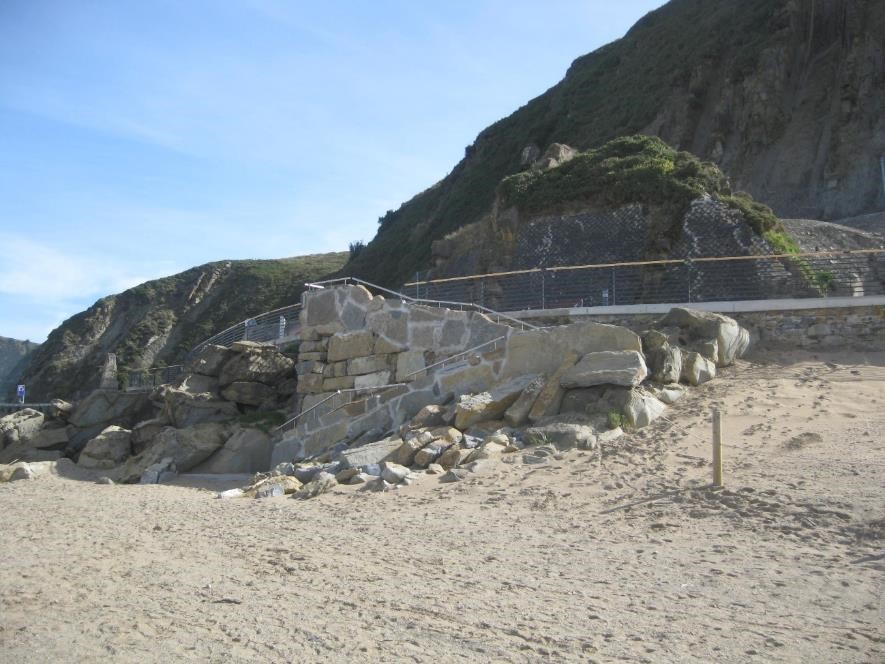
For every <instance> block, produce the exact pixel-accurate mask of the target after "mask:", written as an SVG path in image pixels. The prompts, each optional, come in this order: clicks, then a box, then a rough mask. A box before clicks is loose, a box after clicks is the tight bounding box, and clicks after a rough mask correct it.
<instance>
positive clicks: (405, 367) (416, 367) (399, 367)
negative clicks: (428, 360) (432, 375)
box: [396, 350, 427, 383]
mask: <svg viewBox="0 0 885 664" xmlns="http://www.w3.org/2000/svg"><path fill="white" fill-rule="evenodd" d="M424 366H425V365H424V351H421V350H409V351H405V352H403V353H399V354H398V355H397V356H396V382H398V383H409V382H412V381H413V380H418V379H419V378H424V376H426V375H427V372H426V371H424Z"/></svg>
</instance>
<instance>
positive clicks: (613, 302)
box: [612, 267, 618, 306]
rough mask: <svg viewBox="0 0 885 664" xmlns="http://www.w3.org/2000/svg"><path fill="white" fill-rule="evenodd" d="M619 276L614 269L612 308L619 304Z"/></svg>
mask: <svg viewBox="0 0 885 664" xmlns="http://www.w3.org/2000/svg"><path fill="white" fill-rule="evenodd" d="M616 284H617V275H616V274H615V268H614V267H612V306H615V305H616V304H617V303H618V291H617V286H616Z"/></svg>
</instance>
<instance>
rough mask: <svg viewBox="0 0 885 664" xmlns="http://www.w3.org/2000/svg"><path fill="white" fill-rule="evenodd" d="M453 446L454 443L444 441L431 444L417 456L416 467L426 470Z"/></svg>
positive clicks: (423, 448)
mask: <svg viewBox="0 0 885 664" xmlns="http://www.w3.org/2000/svg"><path fill="white" fill-rule="evenodd" d="M451 446H452V443H449V442H448V441H444V440H439V441H435V442H433V443H430V444H429V445H428V446H427V447H422V448H421V449H420V450H418V452H417V453H416V454H415V461H414V465H416V466H418V467H419V468H426V467H427V466H428V465H429V464H431V463H433V462H434V461H436V460H437V459H439V458H440V457H441V456H442V454H443V452H445V451H446V450H447V449H449V448H450V447H451Z"/></svg>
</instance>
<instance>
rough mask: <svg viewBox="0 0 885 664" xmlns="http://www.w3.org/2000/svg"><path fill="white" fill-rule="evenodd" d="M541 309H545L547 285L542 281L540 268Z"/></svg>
mask: <svg viewBox="0 0 885 664" xmlns="http://www.w3.org/2000/svg"><path fill="white" fill-rule="evenodd" d="M541 308H542V309H546V308H547V284H546V280H545V279H544V268H543V267H542V268H541Z"/></svg>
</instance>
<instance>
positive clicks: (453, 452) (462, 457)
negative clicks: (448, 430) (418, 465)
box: [430, 445, 473, 469]
mask: <svg viewBox="0 0 885 664" xmlns="http://www.w3.org/2000/svg"><path fill="white" fill-rule="evenodd" d="M471 454H473V450H472V449H461V447H459V446H458V445H452V446H451V447H450V448H449V449H447V450H446V451H445V452H443V453H442V455H440V457H439V460H438V461H439V463H438V465H440V466H442V467H443V468H446V469H448V468H454V467H455V466H460V465H461V464H462V463H464V462H466V461H467V459H468V458H470V455H471ZM430 465H433V464H430Z"/></svg>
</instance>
